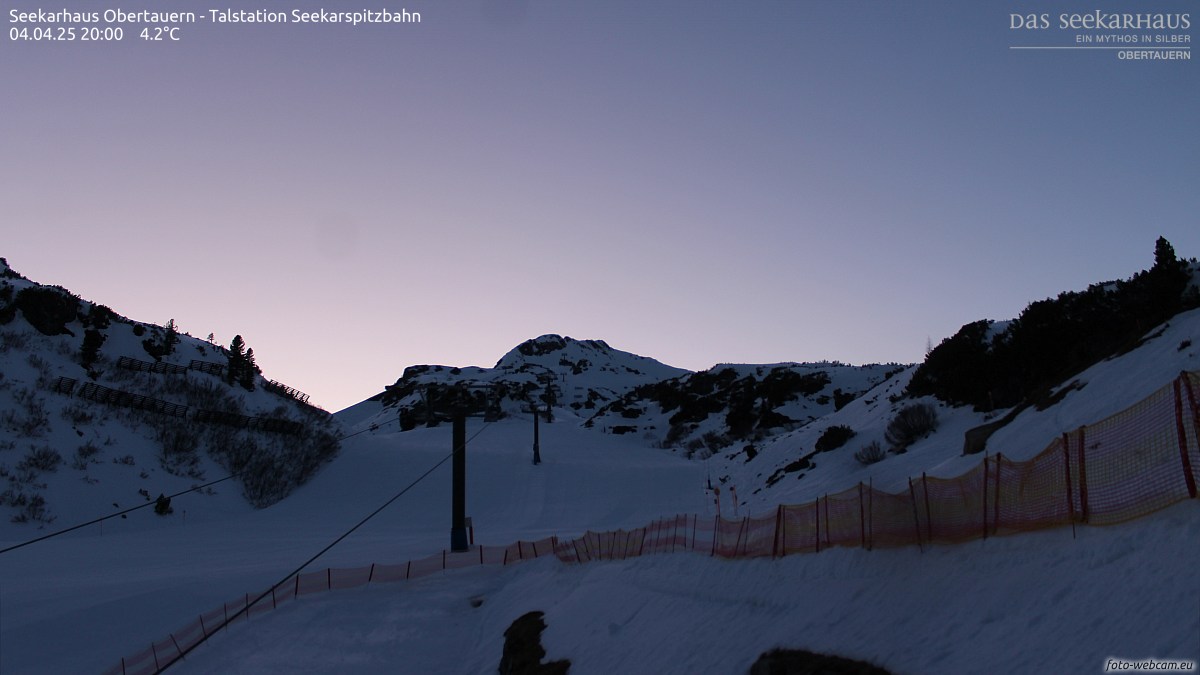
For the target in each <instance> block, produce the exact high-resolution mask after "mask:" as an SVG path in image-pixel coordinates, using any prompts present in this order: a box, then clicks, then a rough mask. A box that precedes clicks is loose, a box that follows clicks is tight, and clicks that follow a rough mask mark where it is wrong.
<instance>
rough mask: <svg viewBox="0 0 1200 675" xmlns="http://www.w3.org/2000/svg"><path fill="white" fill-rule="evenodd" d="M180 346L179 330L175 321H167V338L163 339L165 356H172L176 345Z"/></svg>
mask: <svg viewBox="0 0 1200 675" xmlns="http://www.w3.org/2000/svg"><path fill="white" fill-rule="evenodd" d="M177 344H179V328H178V327H177V326H176V325H175V319H169V320H168V321H167V336H166V337H165V338H163V354H170V353H171V352H173V351H175V345H177Z"/></svg>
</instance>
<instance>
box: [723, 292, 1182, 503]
mask: <svg viewBox="0 0 1200 675" xmlns="http://www.w3.org/2000/svg"><path fill="white" fill-rule="evenodd" d="M1184 370H1188V371H1195V370H1200V310H1192V311H1189V312H1184V313H1182V314H1178V315H1176V316H1175V317H1174V318H1172V319H1171V320H1170V321H1169V322H1167V323H1166V324H1165V325H1163V326H1159V327H1157V328H1155V329H1153V330H1151V331H1149V332H1148V333H1147V335H1146V339H1145V340H1144V341H1143V342H1142V344H1141V346H1139V347H1138V348H1136V349H1133V350H1132V351H1129V352H1127V353H1125V354H1122V355H1120V356H1116V357H1113V358H1110V359H1108V360H1105V361H1102V362H1100V363H1098V364H1096V365H1094V366H1092V367H1091V368H1088V369H1087V370H1085V371H1084V372H1083V373H1080V374H1079V375H1078V376H1077V377H1074V378H1072V379H1071V381H1070V382H1067V383H1064V386H1063V387H1062V388H1061V389H1062V390H1063V396H1062V397H1061V399H1060V400H1058V402H1057V403H1055V404H1054V405H1051V406H1049V407H1047V408H1045V409H1044V410H1038V409H1037V408H1036V407H1029V408H1026V409H1024V410H1023V411H1021V412H1020V414H1019V415H1017V416H1016V418H1015V419H1014V420H1013V421H1012V422H1011V423H1009V424H1008V425H1007V426H1005V427H1003V428H1002V429H1000V430H999V431H997V432H996V433H995V435H993V436H992V437H991V439H990V440H989V441H988V443H987V449H988V450H989V451H990V452H993V453H994V452H1003V453H1004V455H1005V456H1006V457H1008V458H1010V459H1014V460H1021V459H1027V458H1029V457H1032V456H1033V455H1036V454H1037V453H1039V452H1041V451H1042V450H1043V449H1045V447H1046V445H1047V444H1049V443H1050V442H1051V441H1052V440H1053V439H1055V438H1057V437H1058V436H1059V435H1061V434H1062V433H1063V432H1064V431H1069V430H1074V429H1076V428H1078V427H1079V426H1080V425H1083V424H1088V423H1091V422H1095V421H1098V420H1100V419H1103V418H1105V417H1107V416H1109V415H1112V414H1113V413H1116V412H1119V411H1121V410H1123V409H1125V408H1127V407H1129V406H1131V405H1133V404H1134V403H1137V402H1138V401H1140V400H1141V399H1143V398H1145V397H1146V396H1148V395H1150V394H1151V393H1152V392H1154V391H1155V390H1156V389H1158V388H1159V387H1161V386H1163V385H1164V384H1167V383H1168V382H1170V381H1171V380H1172V379H1174V378H1175V377H1176V376H1178V375H1179V373H1180V372H1181V371H1184ZM911 373H912V369H908V370H906V371H905V372H904V373H902V374H900V375H897V376H896V377H893V378H891V379H889V380H887V381H886V382H883V383H882V384H880V385H878V386H877V387H875V388H874V389H872V390H871V391H869V392H867V393H866V394H864V395H863V396H860V397H859V398H858V399H856V400H854V401H852V402H851V403H849V404H847V405H846V406H845V407H844V408H842V409H841V410H839V411H837V412H834V413H831V414H829V415H827V416H825V417H823V418H821V419H820V420H818V421H816V422H814V423H812V424H810V425H808V426H806V427H804V428H802V429H799V430H797V431H794V432H792V433H789V434H783V435H780V436H777V437H775V438H773V439H771V440H769V441H767V442H766V443H763V444H762V446H761V448H759V450H758V452H757V454H756V455H755V456H754V457H753V458H750V457H749V456H747V454H746V453H744V452H726V453H723V454H720V455H718V456H716V457H714V458H713V459H712V460H710V464H711V465H712V471H713V473H714V475H716V476H720V477H721V479H722V481H723V482H727V483H729V484H731V485H735V486H736V487H737V489H738V494H739V495H740V496H741V497H742V499H743V501H744V503H745V504H746V505H747V506H749V507H751V508H752V509H760V508H766V507H769V506H770V505H773V504H779V503H785V504H801V503H808V502H811V501H812V500H813V499H814V498H816V497H817V496H820V495H824V494H826V493H835V492H840V491H841V490H844V489H846V488H848V487H851V486H853V485H855V484H857V483H858V482H860V481H862V482H864V483H871V484H873V485H874V486H875V487H876V488H879V489H882V490H887V491H891V492H895V491H897V490H900V489H904V488H906V486H907V481H908V478H910V477H913V476H920V475H921V472H923V471H924V472H928V473H929V475H931V476H934V475H936V476H942V477H952V476H957V475H959V474H961V473H964V472H965V471H967V470H968V469H971V468H973V467H974V466H976V465H977V464H978V463H979V456H977V455H964V454H963V446H964V434H965V433H966V432H967V430H969V429H971V428H973V427H976V426H979V425H980V424H983V423H986V422H990V421H993V420H997V419H1000V418H1002V417H1003V416H1004V415H1005V413H1006V412H1008V411H1006V410H999V411H993V412H990V413H979V412H975V411H974V410H972V409H971V408H970V407H967V406H961V407H952V406H948V405H946V404H944V403H942V402H940V401H937V400H936V399H933V398H930V397H925V398H920V399H908V398H904V397H903V396H902V395H903V393H904V387H905V385H906V384H907V381H908V377H910V376H911ZM914 402H915V403H928V404H930V405H932V406H933V407H934V408H935V409H936V411H937V415H938V420H939V423H938V428H937V429H936V430H935V431H934V432H933V433H931V434H930V435H928V436H926V437H925V438H923V439H921V440H918V441H917V442H915V443H913V444H912V445H911V446H909V447H908V448H907V450H906V452H904V453H903V454H895V453H887V455H886V459H884V460H883V461H880V462H878V463H874V464H870V465H864V464H862V463H861V462H859V461H858V460H856V459H855V457H854V454H855V452H856V451H859V450H860V449H862V447H863V446H866V445H868V444H869V443H871V442H872V441H876V442H879V443H880V444H881V446H882V447H883V448H884V449H885V450H886V449H887V447H888V443H887V441H886V439H885V434H886V429H887V426H888V424H889V422H890V421H891V420H892V419H893V418H894V417H895V415H896V414H897V413H898V412H899V411H900V409H901V408H903V407H904V406H907V405H911V404H913V403H914ZM834 426H845V427H849V428H850V429H851V430H853V431H854V433H855V435H854V436H853V437H852V438H851V439H850V440H849V441H848V442H847V443H846V444H845V445H843V446H841V447H839V448H836V449H832V450H829V451H825V452H815V451H816V446H817V443H818V441H819V440H820V438H821V436H822V435H823V434H824V433H825V432H826V430H827V429H829V428H830V427H834ZM814 452H815V454H814ZM805 457H807V458H808V460H807V462H806V463H805V462H801V463H802V464H804V466H793V465H795V464H796V463H797V461H798V460H801V459H802V458H805ZM789 467H791V469H790V470H788V469H789ZM773 476H777V477H778V478H777V480H776V481H775V482H774V483H773V484H771V485H768V484H767V482H768V481H769V480H770V479H771V478H772V477H773Z"/></svg>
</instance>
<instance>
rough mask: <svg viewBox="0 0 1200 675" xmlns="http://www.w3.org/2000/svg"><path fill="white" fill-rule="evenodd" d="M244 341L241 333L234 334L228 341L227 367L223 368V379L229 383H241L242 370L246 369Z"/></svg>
mask: <svg viewBox="0 0 1200 675" xmlns="http://www.w3.org/2000/svg"><path fill="white" fill-rule="evenodd" d="M245 350H246V342H245V341H244V340H242V336H241V335H234V336H233V341H232V342H230V343H229V367H228V368H227V369H226V370H225V381H226V382H227V383H229V384H234V383H237V384H241V383H242V377H243V376H242V371H244V370H245V369H246V351H245Z"/></svg>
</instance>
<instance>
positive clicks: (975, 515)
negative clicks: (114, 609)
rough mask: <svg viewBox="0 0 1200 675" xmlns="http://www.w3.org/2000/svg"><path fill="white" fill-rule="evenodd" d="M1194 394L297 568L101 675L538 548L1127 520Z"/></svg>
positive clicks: (716, 552)
mask: <svg viewBox="0 0 1200 675" xmlns="http://www.w3.org/2000/svg"><path fill="white" fill-rule="evenodd" d="M1198 396H1200V374H1198V373H1183V374H1181V375H1180V376H1179V378H1177V379H1176V380H1175V381H1174V382H1172V383H1171V384H1169V385H1167V386H1165V387H1163V388H1161V389H1159V390H1158V391H1156V392H1154V393H1153V394H1151V395H1150V396H1149V397H1147V398H1146V399H1144V400H1142V401H1140V402H1139V403H1137V404H1135V405H1133V406H1131V407H1130V408H1128V409H1126V410H1123V411H1121V412H1119V413H1117V414H1115V415H1112V416H1111V417H1108V418H1107V419H1104V420H1102V421H1100V422H1096V423H1094V424H1092V425H1089V426H1086V427H1080V428H1078V429H1076V430H1074V431H1072V432H1069V433H1065V434H1063V435H1062V436H1061V437H1060V438H1056V439H1054V440H1053V441H1051V442H1050V444H1049V445H1048V446H1047V447H1046V449H1045V450H1043V451H1042V452H1040V453H1039V454H1037V455H1035V456H1034V457H1032V458H1030V459H1027V460H1024V461H1013V460H1011V459H1009V458H1007V457H1004V456H1003V455H1002V454H999V453H997V454H996V455H994V456H985V457H984V458H983V459H982V461H981V462H980V464H979V466H977V467H975V468H974V469H971V470H970V471H967V472H966V473H964V474H962V475H961V476H958V477H956V478H935V477H932V476H926V475H924V474H922V475H921V476H920V477H919V478H917V477H914V478H911V479H909V482H908V486H907V489H904V490H901V491H900V492H896V493H891V492H884V491H881V490H876V489H874V488H873V487H872V486H870V485H866V484H863V483H859V484H858V485H856V486H854V487H851V488H850V489H848V490H844V491H842V492H840V493H837V494H832V495H824V496H822V497H818V498H816V499H814V500H813V501H812V502H811V503H807V504H793V505H780V506H778V507H776V508H774V509H772V510H771V511H769V512H767V513H764V514H760V515H757V516H746V517H744V518H741V519H726V518H721V517H701V516H698V515H694V514H692V515H676V516H673V517H668V518H663V519H660V520H656V521H654V522H652V523H649V524H648V525H646V526H644V527H639V528H637V529H633V530H613V531H609V532H592V531H588V532H585V533H584V534H583V535H582V536H580V537H577V538H575V539H559V538H557V537H550V538H547V539H541V540H539V541H532V542H527V541H518V542H516V543H513V544H509V545H508V546H477V547H474V548H471V549H470V550H468V551H463V552H449V551H442V552H441V553H438V554H434V555H432V556H429V557H428V558H422V559H420V560H410V561H408V562H407V563H403V564H399V565H380V564H376V565H371V566H369V567H358V568H352V569H334V568H329V569H325V570H322V571H319V572H309V573H306V574H300V575H298V576H296V577H294V578H293V579H292V580H291V581H290V582H289V583H287V584H283V585H281V586H278V587H276V588H273V589H272V590H271V591H270V592H268V593H266V594H262V596H261V599H258V598H260V596H259V595H249V594H248V595H246V596H245V597H242V598H237V599H235V600H233V601H232V602H228V603H225V605H223V606H222V607H219V608H216V609H213V610H211V611H209V612H205V613H203V614H201V615H199V617H198V618H197V619H196V620H195V621H193V622H192V623H190V624H188V625H186V626H184V627H183V628H181V629H180V630H177V631H175V632H174V633H172V634H170V635H168V636H167V638H166V639H163V640H159V641H157V642H153V643H151V645H150V647H149V648H148V649H146V650H144V651H142V652H140V653H138V654H135V655H133V656H129V657H126V658H124V659H121V662H120V663H119V664H117V665H116V666H113V667H112V668H109V669H108V670H107V671H105V675H135V674H141V673H147V674H149V673H157V672H159V671H160V670H162V669H163V668H166V667H167V666H169V665H170V664H172V663H174V662H175V661H176V660H178V659H179V658H180V657H181V656H182V654H183V653H184V652H186V651H187V650H188V649H190V648H191V647H193V646H195V645H196V644H198V643H199V642H201V641H202V640H204V639H206V638H207V637H208V636H209V635H212V634H213V633H214V632H216V631H217V630H219V629H220V628H222V627H224V626H226V625H229V624H231V623H236V622H240V621H250V620H252V619H253V618H254V617H257V616H259V615H261V614H263V613H265V612H268V611H270V610H272V609H275V608H276V607H278V606H280V605H282V604H285V603H287V602H289V601H291V600H293V599H295V598H297V597H299V596H301V595H307V594H310V593H316V592H321V591H329V590H333V589H343V588H355V587H358V586H364V585H366V584H370V583H383V582H393V581H402V580H407V579H416V578H419V577H423V576H428V575H430V574H434V573H436V572H444V571H445V570H452V569H460V568H465V567H473V566H476V565H507V564H509V563H514V562H519V561H522V560H530V559H533V558H540V557H544V556H547V555H554V556H556V557H557V558H558V559H559V560H561V561H562V562H566V563H573V562H579V563H582V562H589V561H592V560H624V559H626V558H631V557H637V556H642V555H650V554H662V553H674V552H679V551H691V552H695V553H701V554H704V555H709V556H717V557H722V558H753V557H767V556H771V557H779V556H785V555H793V554H797V553H815V552H819V551H821V550H822V549H825V548H829V547H831V546H851V547H861V548H865V549H872V548H875V547H895V546H911V545H918V546H923V545H925V544H928V543H956V542H963V541H968V540H972V539H980V538H987V537H989V536H993V535H997V534H1013V533H1018V532H1027V531H1031V530H1038V529H1045V528H1049V527H1058V526H1063V525H1072V526H1073V525H1074V524H1075V523H1086V524H1091V525H1110V524H1115V523H1121V522H1125V521H1127V520H1132V519H1134V518H1140V517H1142V516H1146V515H1148V514H1150V513H1153V512H1155V511H1158V510H1160V509H1163V508H1166V507H1168V506H1171V505H1173V504H1176V503H1178V502H1180V501H1183V500H1185V499H1193V498H1195V497H1196V483H1197V470H1198V468H1200V404H1198ZM256 599H258V600H257V602H256V601H255V600H256ZM239 613H240V614H239ZM231 619H234V620H232V621H231Z"/></svg>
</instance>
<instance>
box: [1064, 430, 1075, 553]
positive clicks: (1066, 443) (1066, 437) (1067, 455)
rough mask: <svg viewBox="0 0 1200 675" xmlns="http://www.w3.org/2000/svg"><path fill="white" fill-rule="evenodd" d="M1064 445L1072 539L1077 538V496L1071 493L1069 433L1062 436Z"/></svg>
mask: <svg viewBox="0 0 1200 675" xmlns="http://www.w3.org/2000/svg"><path fill="white" fill-rule="evenodd" d="M1062 444H1063V472H1064V473H1065V474H1066V478H1067V511H1068V512H1069V513H1070V515H1071V538H1072V539H1074V538H1075V495H1074V494H1072V493H1071V436H1070V435H1069V434H1067V433H1065V432H1064V433H1063V435H1062Z"/></svg>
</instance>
